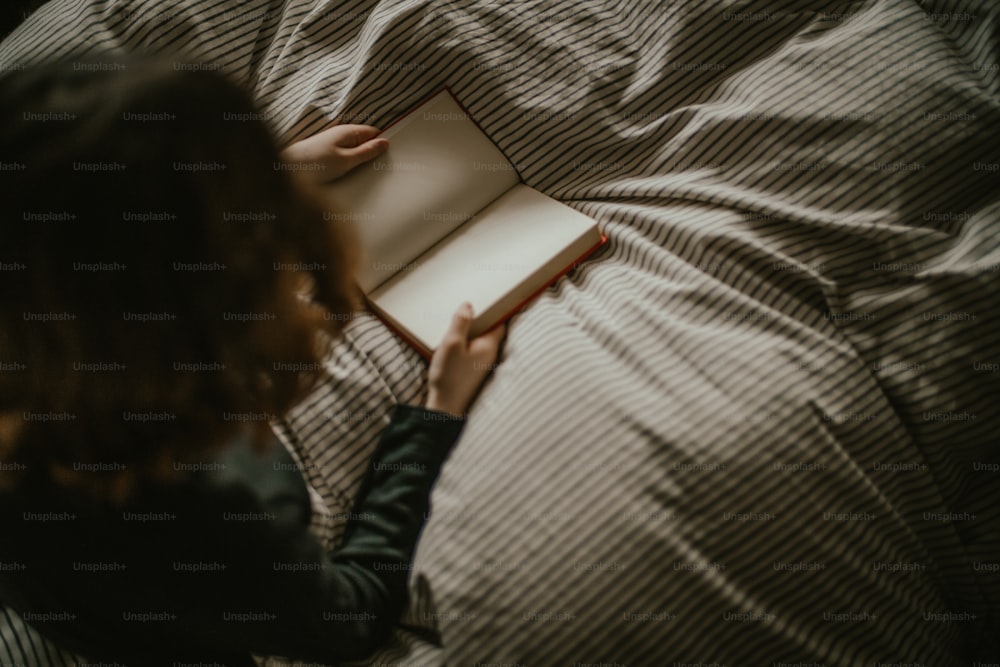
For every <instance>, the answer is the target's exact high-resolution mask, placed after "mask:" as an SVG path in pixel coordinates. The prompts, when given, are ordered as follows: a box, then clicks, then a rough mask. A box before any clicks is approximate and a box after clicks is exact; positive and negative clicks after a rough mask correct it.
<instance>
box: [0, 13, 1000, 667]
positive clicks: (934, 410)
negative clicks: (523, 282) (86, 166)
mask: <svg viewBox="0 0 1000 667" xmlns="http://www.w3.org/2000/svg"><path fill="white" fill-rule="evenodd" d="M820 5H822V7H821V8H818V6H820ZM998 40H1000V5H998V4H997V3H995V2H993V1H992V0H981V1H978V2H977V1H975V0H966V1H960V0H938V1H926V2H917V1H915V0H868V1H857V2H847V1H844V2H837V1H834V0H830V1H828V2H806V1H804V0H802V1H794V0H787V1H784V2H780V1H778V0H775V1H767V0H760V1H753V2H752V1H746V2H743V1H737V0H701V1H695V0H691V1H686V0H685V1H676V2H666V1H649V2H642V1H639V0H636V1H633V2H628V1H625V0H621V1H614V0H604V1H602V0H574V1H568V0H567V1H561V0H553V1H550V2H543V1H533V0H523V1H522V0H511V1H508V2H503V3H500V2H484V1H478V2H477V1H474V0H452V1H433V0H416V1H401V2H388V1H383V2H376V1H373V0H349V1H348V2H341V3H338V2H330V1H323V0H285V1H278V0H274V1H271V2H269V1H267V0H253V1H247V2H240V1H236V0H233V1H225V0H191V1H188V2H154V1H138V0H134V1H118V2H116V1H113V0H56V1H55V2H51V3H49V4H48V5H46V6H45V7H43V8H42V9H41V10H39V11H38V12H37V13H36V14H34V15H33V16H32V17H31V18H30V19H29V20H28V21H27V23H26V24H25V25H24V26H22V28H21V29H20V30H19V31H18V32H16V33H15V34H14V35H12V36H11V37H10V38H8V39H7V40H6V41H5V42H4V43H3V44H2V45H0V62H2V63H4V66H5V67H8V68H10V67H15V66H28V65H30V63H31V62H34V61H35V60H37V59H40V58H47V57H51V56H53V55H56V54H60V53H70V52H77V51H79V50H80V49H86V50H88V53H89V54H90V55H89V57H90V58H92V61H93V62H98V61H99V58H100V55H99V54H100V53H101V52H102V51H106V50H125V51H135V50H152V51H158V52H164V53H171V54H176V55H175V57H176V60H175V63H176V65H175V66H177V67H186V68H213V69H219V70H221V71H223V72H225V73H228V74H230V75H231V76H234V77H236V78H238V79H239V80H241V81H243V82H244V83H245V84H246V85H247V86H249V87H251V88H252V89H253V91H254V92H255V95H256V97H257V99H258V101H259V104H260V106H261V110H262V112H263V114H264V115H265V116H266V118H267V119H268V120H269V122H270V123H271V124H272V125H273V127H274V128H275V130H276V132H277V133H278V135H279V136H280V138H281V140H282V141H283V142H290V141H292V140H294V139H297V138H303V137H306V136H308V135H310V134H312V133H315V132H316V131H318V130H320V129H321V128H323V127H325V126H326V125H327V124H328V123H330V122H331V120H333V119H336V120H340V121H342V122H362V123H369V124H374V125H382V124H385V123H387V122H389V121H390V120H392V119H393V118H395V117H396V116H398V115H399V114H400V113H402V112H403V111H405V110H407V109H409V108H410V107H412V105H413V104H414V103H415V102H416V101H418V100H420V99H421V98H423V97H424V96H426V95H427V94H428V93H429V92H431V91H433V90H435V89H437V88H438V87H440V86H441V85H443V84H447V85H449V86H450V87H451V89H452V90H453V91H454V92H455V94H456V96H457V97H458V98H459V99H460V100H461V102H462V103H463V104H464V105H465V106H466V107H467V108H468V109H469V110H470V111H471V113H472V114H473V115H474V116H475V118H476V119H477V120H478V121H479V123H480V124H481V125H482V127H483V128H484V130H485V131H486V132H487V133H488V134H489V135H490V136H491V138H493V139H494V141H495V142H496V143H497V144H498V145H499V146H500V148H501V149H502V150H503V151H504V152H505V154H506V155H507V156H508V157H509V158H510V160H511V161H512V162H513V163H514V164H515V165H517V167H518V169H519V171H520V173H521V175H522V176H523V178H524V179H525V181H526V182H527V183H528V184H529V185H531V186H533V187H535V188H538V189H539V190H541V191H543V192H545V193H547V194H549V195H551V196H553V197H556V198H558V199H560V200H561V201H563V202H565V203H567V204H568V205H570V206H572V207H574V208H577V209H578V210H580V211H583V212H584V213H586V214H588V215H590V216H592V217H594V218H595V219H596V220H598V222H599V223H600V225H601V228H602V231H604V232H605V233H606V234H607V235H608V236H609V238H610V243H609V244H608V245H607V246H606V247H605V248H604V249H603V250H602V251H601V252H600V253H599V254H598V255H596V256H595V257H594V258H592V259H591V260H589V261H588V262H586V263H585V264H584V265H582V266H580V267H578V268H577V269H576V270H574V271H573V272H572V273H571V274H570V275H569V276H567V277H566V278H564V279H562V280H561V281H560V282H559V283H558V284H557V285H556V286H555V287H553V288H552V289H550V290H549V291H548V292H546V293H545V294H544V295H543V296H542V297H541V298H539V299H538V300H537V301H536V302H535V303H533V304H532V305H531V306H530V307H529V308H527V309H526V310H525V311H524V312H522V313H521V314H519V315H518V316H517V317H516V318H515V319H514V320H513V321H512V323H511V326H510V330H509V336H508V340H507V342H506V345H505V350H504V354H503V357H502V362H501V364H500V365H499V367H498V368H497V371H496V373H495V375H494V377H493V378H492V380H491V381H490V383H489V384H488V385H487V387H486V388H485V390H484V391H483V393H482V395H481V396H480V398H479V400H478V402H477V404H476V405H475V408H474V410H473V412H472V415H471V418H470V420H469V423H468V425H467V427H466V430H465V431H464V433H463V436H462V438H461V440H460V442H459V443H458V445H457V446H456V448H455V450H454V451H453V453H452V456H451V458H450V459H449V461H448V463H447V465H446V467H445V469H444V472H443V474H442V476H441V478H440V480H439V482H438V484H437V487H436V489H435V492H434V496H433V511H432V512H431V515H430V517H429V521H428V524H427V526H426V528H425V530H424V533H423V536H422V540H421V543H420V546H419V549H418V552H417V556H416V559H415V563H414V565H413V570H412V573H411V574H412V577H411V585H412V592H413V596H412V598H413V602H412V605H411V609H410V610H409V612H408V614H407V616H406V618H405V619H404V621H403V624H402V627H401V628H400V629H399V630H398V631H397V633H396V635H395V637H394V640H393V644H392V645H391V646H390V647H388V648H387V649H385V650H384V651H383V652H381V653H380V654H378V655H377V656H375V657H373V658H372V660H371V661H369V662H368V663H366V664H372V665H398V666H400V667H402V666H403V665H407V666H408V665H427V666H432V665H435V666H436V665H450V666H466V665H469V666H472V665H480V666H482V667H486V666H496V665H518V666H524V667H549V666H566V667H569V666H572V665H580V666H583V665H591V664H601V665H628V666H644V665H652V666H659V665H671V664H675V665H688V664H692V665H713V664H719V665H729V666H730V667H734V666H736V665H797V664H801V665H828V666H833V665H872V666H875V665H880V664H882V665H891V664H906V665H926V666H935V667H950V666H957V665H969V664H972V663H973V662H975V661H976V660H980V661H989V660H993V661H997V660H998V659H1000V658H998V657H997V656H998V652H1000V649H998V646H997V644H996V639H995V638H994V634H995V630H996V628H997V626H998V624H1000V616H998V604H1000V585H998V582H1000V576H998V570H1000V511H998V496H1000V484H998V479H1000V449H998V444H997V443H998V438H997V435H996V434H997V433H998V432H1000V416H998V412H997V408H996V405H997V402H998V398H1000V350H998V347H1000V346H998V341H1000V334H998V327H1000V321H998V315H1000V291H998V287H997V284H998V283H997V278H998V275H1000V272H998V267H1000V41H998ZM327 370H328V379H327V380H326V381H325V382H324V383H323V385H322V386H320V387H319V388H318V389H317V391H316V392H315V393H314V394H313V395H312V396H311V397H310V398H309V399H308V400H307V401H306V402H304V403H303V404H302V405H301V406H300V407H299V408H298V409H296V410H295V411H294V412H293V413H292V414H291V415H289V416H288V417H287V419H285V420H284V421H283V422H282V423H280V424H278V425H277V428H278V431H279V433H280V434H281V435H282V437H283V438H284V439H285V441H286V442H287V443H288V444H289V446H290V447H291V448H292V449H293V450H294V452H295V453H296V454H297V455H298V456H299V457H300V459H301V461H302V463H303V468H304V469H305V470H306V471H307V474H308V476H309V481H310V482H311V484H312V487H313V489H314V491H315V494H314V495H315V500H316V507H317V513H316V519H315V528H316V530H317V532H318V533H319V534H320V535H321V536H322V537H323V538H324V539H325V540H327V541H328V543H329V544H330V545H331V546H332V545H334V544H336V542H337V540H338V539H339V535H340V531H341V530H342V529H343V523H344V519H345V517H346V516H347V515H348V514H349V512H350V508H351V503H352V498H353V494H354V493H355V492H356V490H357V487H358V484H359V480H360V478H361V476H362V474H363V471H364V467H365V465H366V463H367V457H368V456H369V454H370V453H371V451H372V449H373V447H374V444H375V442H376V440H377V437H378V434H379V431H380V429H381V428H382V427H383V426H384V425H385V423H387V420H388V412H389V410H390V408H391V406H392V405H393V404H394V403H395V402H399V401H418V400H420V399H421V395H422V392H423V390H424V387H423V386H422V382H423V372H424V366H423V362H422V360H421V359H420V357H419V356H418V355H417V353H416V352H414V351H413V350H411V349H410V348H408V347H406V346H405V345H404V344H402V343H401V342H400V341H399V340H398V339H396V338H395V337H394V336H393V335H392V334H391V333H390V332H389V331H388V330H387V329H386V328H385V327H384V326H383V325H382V324H381V323H379V322H378V321H377V320H375V319H373V318H371V317H370V316H366V315H362V316H359V317H358V318H357V319H356V320H355V321H353V322H352V323H351V324H350V326H349V327H348V329H347V333H346V335H345V337H344V339H343V340H341V341H339V342H338V343H337V344H336V345H335V347H334V350H333V354H332V355H331V358H330V361H329V364H328V369H327ZM5 614H6V616H3V615H0V620H3V619H4V618H6V621H5V623H4V624H0V625H2V627H3V628H4V629H3V630H2V631H0V662H3V661H4V660H6V661H7V663H10V664H73V659H72V658H71V657H68V656H65V655H64V656H62V657H61V658H60V657H59V656H58V655H57V654H56V653H55V651H54V649H53V648H52V647H46V645H45V644H44V642H43V640H42V639H41V638H39V637H37V636H36V635H34V634H33V633H32V632H31V631H30V629H29V628H26V627H22V626H21V625H20V622H19V621H18V619H16V618H15V617H14V616H13V615H12V614H11V613H10V612H5ZM4 651H6V653H4ZM46 656H48V657H46ZM262 661H264V662H268V663H271V664H282V662H283V661H281V660H280V659H278V658H266V659H265V658H262ZM5 664H6V663H5Z"/></svg>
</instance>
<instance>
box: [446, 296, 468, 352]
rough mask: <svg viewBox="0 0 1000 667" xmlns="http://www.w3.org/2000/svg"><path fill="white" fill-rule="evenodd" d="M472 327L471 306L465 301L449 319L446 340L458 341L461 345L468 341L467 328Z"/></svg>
mask: <svg viewBox="0 0 1000 667" xmlns="http://www.w3.org/2000/svg"><path fill="white" fill-rule="evenodd" d="M471 326H472V304H471V303H469V302H468V301H466V302H465V303H463V304H462V305H461V306H459V307H458V310H456V311H455V314H454V315H452V317H451V325H449V327H448V333H447V334H446V336H447V337H448V338H453V339H460V340H461V341H462V342H463V343H465V342H467V341H468V340H469V328H470V327H471Z"/></svg>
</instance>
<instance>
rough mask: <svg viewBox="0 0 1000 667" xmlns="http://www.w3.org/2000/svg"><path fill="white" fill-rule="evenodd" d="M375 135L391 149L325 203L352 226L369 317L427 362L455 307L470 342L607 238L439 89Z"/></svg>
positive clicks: (336, 187)
mask: <svg viewBox="0 0 1000 667" xmlns="http://www.w3.org/2000/svg"><path fill="white" fill-rule="evenodd" d="M381 136H383V137H385V138H387V139H388V140H389V149H388V150H387V151H386V152H385V153H384V154H383V155H381V156H380V157H379V158H377V159H375V160H374V161H372V162H369V163H367V164H365V165H363V166H361V167H358V168H357V169H356V170H354V171H353V172H351V173H350V174H348V175H347V176H345V177H344V178H341V179H339V180H337V181H335V182H333V183H331V184H330V186H328V187H329V190H328V192H327V194H328V195H329V202H328V206H329V207H330V208H331V210H332V211H333V212H334V214H335V215H337V218H336V219H344V220H352V221H354V224H355V227H356V229H357V232H358V236H359V238H360V241H361V245H362V250H363V253H364V257H363V258H362V262H361V267H360V271H359V273H358V276H357V279H358V283H359V285H360V287H361V289H362V291H363V292H364V293H365V296H366V298H367V300H368V302H369V304H370V306H371V309H372V310H373V311H374V312H375V314H376V315H378V316H379V317H380V318H382V320H383V321H385V322H386V323H387V324H388V325H389V326H390V327H391V328H392V329H394V330H395V331H396V332H397V333H398V334H400V335H401V336H402V337H403V338H404V339H406V340H407V342H409V343H410V344H411V345H413V346H414V347H416V348H417V349H418V350H419V351H420V352H421V353H422V354H424V355H425V356H430V354H431V353H432V352H433V350H434V348H435V347H437V345H438V344H439V343H440V342H441V338H442V336H443V335H444V333H445V331H446V330H447V329H448V324H449V323H450V321H451V318H452V315H453V314H454V312H455V310H456V308H458V306H459V305H460V304H461V303H462V302H463V301H469V302H470V303H471V304H472V306H473V310H474V312H475V319H474V321H473V323H472V331H471V335H472V336H477V335H479V334H481V333H483V332H485V331H487V330H489V329H491V328H492V327H494V326H495V325H497V324H499V323H500V322H502V321H503V320H505V319H506V318H507V317H510V316H511V315H513V314H514V313H515V312H517V311H518V310H520V308H521V307H522V306H523V305H524V304H525V303H526V302H527V301H528V300H530V299H531V298H533V297H534V296H536V295H537V294H539V293H541V292H542V291H544V289H545V288H546V287H548V286H549V285H551V284H552V283H553V282H555V281H556V280H557V279H558V278H559V277H560V276H561V275H563V274H564V273H566V272H567V271H569V270H570V269H572V268H573V266H575V264H576V263H577V262H579V261H580V260H582V259H583V258H584V257H586V256H587V255H589V254H590V253H591V252H593V251H594V250H596V249H597V248H598V247H599V246H600V245H601V244H602V243H603V242H604V241H605V240H606V238H605V237H603V236H602V235H601V232H600V231H599V230H598V227H597V223H596V222H595V221H594V220H593V219H591V218H590V217H588V216H586V215H584V214H582V213H580V212H578V211H575V210H574V209H572V208H570V207H568V206H566V205H564V204H561V203H560V202H558V201H556V200H555V199H552V198H551V197H548V196H546V195H544V194H542V193H541V192H539V191H538V190H535V189H533V188H530V187H528V186H527V185H524V184H523V183H521V179H520V177H519V176H518V173H517V171H516V169H515V168H514V165H512V164H511V163H510V162H509V161H508V160H507V158H505V157H504V155H503V153H501V152H500V149H498V148H497V147H496V146H495V145H494V144H493V143H492V142H491V141H490V139H489V138H488V137H487V136H486V135H485V134H484V133H483V131H482V130H480V129H479V126H478V125H476V123H475V122H474V121H473V120H472V119H471V118H470V117H469V116H468V114H467V113H466V112H465V110H464V109H463V108H462V107H461V106H460V105H459V104H458V102H457V101H456V100H455V98H454V97H453V96H452V94H451V93H450V91H448V90H447V89H444V90H442V91H440V92H439V93H437V94H435V95H433V96H432V97H431V98H429V99H428V100H427V101H425V102H424V103H422V104H421V105H420V106H419V107H417V108H416V109H415V110H413V111H411V112H410V113H408V114H406V115H405V116H403V117H402V118H400V119H399V120H397V121H396V122H394V123H393V124H392V125H390V126H389V127H388V128H387V129H386V130H385V131H383V132H382V134H381Z"/></svg>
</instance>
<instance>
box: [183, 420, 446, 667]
mask: <svg viewBox="0 0 1000 667" xmlns="http://www.w3.org/2000/svg"><path fill="white" fill-rule="evenodd" d="M463 423H464V422H463V421H462V420H460V419H456V418H454V417H450V416H449V415H446V414H444V413H439V412H432V411H427V410H423V409H420V408H415V407H410V406H397V407H396V408H395V411H394V414H393V418H392V421H391V422H390V424H389V426H388V427H387V428H386V429H385V431H384V433H383V435H382V437H381V440H380V443H379V445H378V448H377V450H376V452H375V455H374V457H373V459H372V463H371V468H370V470H369V473H368V478H367V480H366V483H365V485H364V487H363V490H362V496H361V497H360V499H359V502H358V503H357V506H356V508H355V510H354V512H353V513H352V518H351V521H350V523H349V525H348V527H347V531H346V534H345V540H344V543H343V545H342V546H341V548H340V549H339V550H337V551H336V552H334V553H332V554H328V553H325V552H324V551H323V549H322V548H321V546H320V544H319V543H318V542H317V540H316V539H315V538H314V537H313V536H312V535H311V534H310V533H309V532H308V530H307V522H308V509H305V510H304V511H300V512H299V511H289V507H287V506H283V505H287V504H288V503H289V502H290V499H291V498H296V497H298V498H301V497H302V496H301V495H297V494H295V493H287V494H282V493H281V492H280V489H271V490H270V491H269V492H268V493H267V494H266V495H264V496H262V495H261V494H259V493H256V492H255V491H254V490H253V489H240V488H239V487H238V486H237V487H236V488H233V489H230V491H229V495H228V497H227V498H226V499H224V504H231V505H232V507H233V511H234V512H242V513H251V514H252V513H254V512H261V513H264V514H265V515H270V516H272V517H274V518H273V519H270V520H264V521H261V522H259V523H258V524H254V525H253V530H251V531H246V530H239V529H236V527H235V526H228V527H224V528H222V530H221V531H220V532H219V533H218V534H217V535H216V536H215V537H214V539H215V540H221V541H224V542H225V544H224V545H218V546H219V547H220V548H221V549H222V550H223V551H225V552H227V553H228V554H229V558H228V561H229V562H230V563H233V565H232V566H231V567H230V568H228V569H227V572H226V573H225V576H224V577H222V578H220V579H219V583H222V584H223V585H222V589H224V590H218V591H216V593H215V594H213V596H212V598H213V599H214V600H215V601H216V602H217V606H216V607H215V608H214V609H212V610H211V611H210V612H209V611H208V610H206V613H202V612H201V611H200V610H189V611H188V613H191V614H194V616H195V617H194V618H190V619H188V620H191V621H194V623H193V624H192V627H199V628H201V630H202V631H203V633H204V635H208V636H209V637H213V639H212V641H213V642H214V643H216V645H217V646H220V648H221V646H226V647H227V648H230V647H231V648H233V649H236V648H237V647H243V648H244V649H248V650H250V651H252V652H255V653H260V654H274V655H284V656H289V657H295V658H299V659H304V660H320V661H327V662H334V661H339V660H351V659H358V658H362V657H365V656H367V655H369V654H370V653H371V652H372V651H373V650H375V648H376V647H377V646H378V645H379V644H381V643H383V642H384V641H385V640H386V639H387V638H388V636H389V634H390V633H391V631H392V627H393V625H394V624H395V623H396V621H397V620H398V618H399V616H400V614H401V612H402V610H403V608H404V606H405V604H406V601H407V581H408V577H409V570H410V561H411V559H412V557H413V551H414V549H415V546H416V542H417V538H418V536H419V533H420V530H421V528H422V526H423V523H424V519H425V515H426V513H427V511H428V509H429V496H430V491H431V487H432V486H433V483H434V480H435V479H436V478H437V475H438V472H439V470H440V467H441V464H442V463H443V461H444V459H445V458H446V456H447V454H448V451H449V450H450V448H451V446H452V445H453V444H454V442H455V441H456V440H457V438H458V435H459V433H460V431H461V429H462V426H463ZM299 484H302V482H301V480H299ZM263 498H266V499H267V500H263V501H262V499H263ZM299 504H301V500H299V501H296V505H299ZM299 509H301V508H299ZM248 525H249V524H246V525H244V526H241V527H240V528H244V529H245V528H247V527H248ZM237 550H238V551H239V552H240V553H241V554H242V556H240V555H239V554H236V553H234V552H235V551H237ZM279 565H280V567H279Z"/></svg>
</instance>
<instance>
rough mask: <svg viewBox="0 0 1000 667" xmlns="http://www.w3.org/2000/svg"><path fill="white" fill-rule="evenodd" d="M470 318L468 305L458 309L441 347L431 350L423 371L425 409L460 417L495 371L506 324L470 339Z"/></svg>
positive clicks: (505, 331)
mask: <svg viewBox="0 0 1000 667" xmlns="http://www.w3.org/2000/svg"><path fill="white" fill-rule="evenodd" d="M472 315H473V313H472V305H471V304H469V303H463V304H462V305H461V306H459V307H458V310H457V311H455V315H454V316H453V317H452V319H451V324H450V325H449V326H448V331H447V332H445V335H444V338H442V339H441V344H440V345H438V347H437V350H435V351H434V356H433V357H432V358H431V365H430V368H428V370H427V402H426V403H425V405H424V407H426V408H427V409H428V410H437V411H439V412H447V413H449V414H451V415H454V416H464V415H465V413H466V411H467V410H468V408H469V406H470V405H471V404H472V402H473V401H474V400H475V398H476V395H477V394H478V393H479V390H480V388H481V387H482V385H483V383H484V382H485V381H486V378H487V377H488V376H489V374H490V373H491V372H492V371H493V369H494V368H496V360H497V356H498V354H499V353H500V344H501V342H503V338H504V335H506V333H507V325H506V324H501V325H500V326H498V327H495V328H494V329H491V330H490V331H487V332H486V333H484V334H483V335H481V336H479V337H477V338H473V339H471V340H470V339H469V329H470V327H471V326H472Z"/></svg>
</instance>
